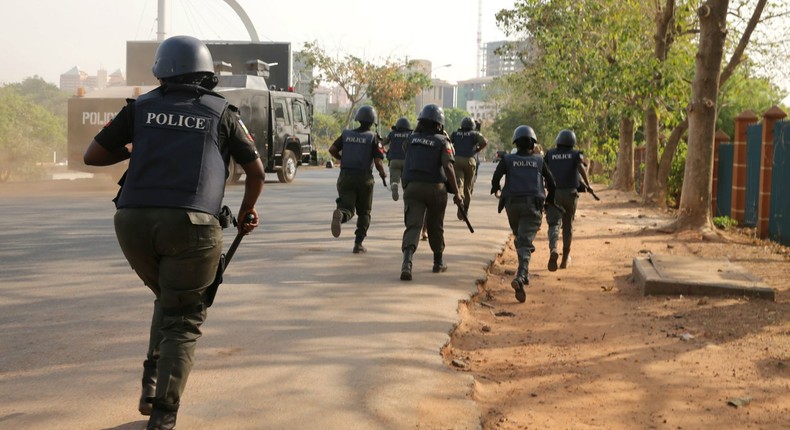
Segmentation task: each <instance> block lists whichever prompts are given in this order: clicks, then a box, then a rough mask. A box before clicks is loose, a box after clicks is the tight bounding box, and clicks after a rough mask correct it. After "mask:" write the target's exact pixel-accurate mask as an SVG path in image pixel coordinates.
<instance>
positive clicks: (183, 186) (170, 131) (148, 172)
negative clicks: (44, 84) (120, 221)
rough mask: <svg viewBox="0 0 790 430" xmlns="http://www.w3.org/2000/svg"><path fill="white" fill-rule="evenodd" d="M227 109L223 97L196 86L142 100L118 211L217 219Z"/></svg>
mask: <svg viewBox="0 0 790 430" xmlns="http://www.w3.org/2000/svg"><path fill="white" fill-rule="evenodd" d="M227 106H228V102H227V101H226V100H225V99H224V98H223V97H222V96H220V95H218V94H216V93H213V92H210V91H207V90H205V89H202V88H200V87H198V86H195V85H168V86H167V87H160V88H157V89H155V90H153V91H151V92H149V93H147V94H144V95H142V96H140V97H139V98H138V99H137V101H136V102H135V115H134V134H133V136H134V137H133V147H132V156H131V159H130V160H129V170H128V171H127V175H126V182H125V183H124V185H123V188H122V189H121V193H120V195H119V197H118V205H117V206H118V208H132V207H172V208H183V209H190V210H195V211H199V212H205V213H209V214H214V215H216V214H218V213H219V211H220V206H221V205H222V197H223V196H224V194H225V169H226V160H224V159H223V156H222V154H221V153H220V149H219V121H220V118H221V117H222V113H223V112H224V111H225V108H226V107H227Z"/></svg>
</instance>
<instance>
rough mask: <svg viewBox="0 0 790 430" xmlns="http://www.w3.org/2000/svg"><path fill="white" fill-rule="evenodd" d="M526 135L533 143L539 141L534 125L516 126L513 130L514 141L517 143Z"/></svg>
mask: <svg viewBox="0 0 790 430" xmlns="http://www.w3.org/2000/svg"><path fill="white" fill-rule="evenodd" d="M525 137H526V138H529V139H528V140H531V141H532V144H533V145H534V144H535V143H537V142H538V136H536V135H535V130H533V129H532V127H530V126H528V125H520V126H518V127H516V129H515V130H514V131H513V143H514V144H516V142H517V141H519V140H520V139H523V138H525Z"/></svg>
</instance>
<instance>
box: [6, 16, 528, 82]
mask: <svg viewBox="0 0 790 430" xmlns="http://www.w3.org/2000/svg"><path fill="white" fill-rule="evenodd" d="M237 1H238V3H239V4H240V5H241V6H242V8H243V9H244V10H245V12H246V13H247V15H249V17H250V18H251V20H252V21H253V24H254V26H255V29H256V31H257V33H258V37H259V38H260V40H261V41H274V42H290V43H291V48H292V49H293V50H294V51H297V50H299V49H301V47H302V45H303V43H304V42H309V41H314V40H315V41H318V43H319V45H320V46H321V47H323V48H324V50H325V51H327V52H329V53H336V54H337V55H339V56H342V55H344V54H352V55H356V56H359V57H361V58H363V59H365V60H368V61H370V62H373V63H378V62H379V61H380V60H383V59H385V58H388V57H389V58H400V59H402V58H406V57H408V58H409V59H426V60H430V61H432V63H433V67H434V68H438V69H436V70H435V71H434V76H435V77H437V78H440V79H445V80H448V81H453V82H455V81H459V80H465V79H470V78H474V77H476V73H475V71H476V68H477V67H476V65H477V57H476V54H477V52H476V46H477V34H478V15H479V14H478V11H479V10H480V9H479V8H478V5H479V2H478V0H428V1H425V0H398V1H375V0H329V1H328V0H290V1H264V0H237ZM2 3H3V5H4V8H3V13H2V14H0V58H2V67H0V83H12V82H19V81H22V80H23V79H24V78H26V77H29V76H33V75H38V76H41V77H42V78H44V80H46V81H47V82H51V83H54V84H56V85H57V84H58V83H59V76H60V74H61V73H64V72H66V71H67V70H69V69H71V68H72V67H74V66H79V67H80V68H81V69H83V70H84V71H86V72H87V73H88V74H90V75H95V74H96V71H97V70H98V69H99V68H104V69H106V70H107V71H108V72H110V73H112V72H114V71H115V70H118V69H120V70H121V71H122V72H124V73H126V64H125V63H126V53H125V51H126V41H128V40H156V31H157V23H156V15H157V4H158V2H157V0H19V1H12V0H2ZM481 3H482V14H481V15H480V16H481V19H480V22H481V24H482V25H481V26H480V32H481V36H482V37H481V40H482V42H483V43H485V42H492V41H498V40H504V39H505V35H504V34H503V33H502V32H501V31H500V30H499V29H498V28H497V26H496V21H495V18H494V14H495V13H496V12H497V11H499V10H500V9H503V8H510V7H512V5H513V0H482V2H481ZM167 10H168V15H167V19H166V21H165V22H166V24H167V28H166V31H167V33H168V35H170V36H172V35H176V34H188V35H192V36H195V37H198V38H200V39H203V40H227V41H231V40H233V41H237V40H250V38H249V34H248V33H247V30H246V29H245V27H244V25H243V24H242V22H241V20H240V19H239V18H238V16H237V15H236V14H235V12H234V11H233V9H232V8H231V7H230V6H229V5H228V4H226V3H225V2H224V1H222V0H167ZM152 60H153V59H152ZM445 64H452V66H450V67H440V66H443V65H445Z"/></svg>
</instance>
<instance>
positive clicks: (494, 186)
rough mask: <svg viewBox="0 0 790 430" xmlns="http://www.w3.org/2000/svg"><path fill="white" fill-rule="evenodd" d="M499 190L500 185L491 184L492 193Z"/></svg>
mask: <svg viewBox="0 0 790 430" xmlns="http://www.w3.org/2000/svg"><path fill="white" fill-rule="evenodd" d="M499 190H501V188H500V187H498V186H496V185H492V186H491V194H496V193H497V191H499Z"/></svg>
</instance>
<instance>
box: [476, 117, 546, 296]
mask: <svg viewBox="0 0 790 430" xmlns="http://www.w3.org/2000/svg"><path fill="white" fill-rule="evenodd" d="M537 142H538V138H537V136H535V131H534V130H532V128H531V127H529V126H527V125H520V126H518V127H516V129H515V131H514V132H513V144H515V145H516V148H517V152H516V153H515V154H507V155H505V156H504V158H503V159H502V161H500V162H499V164H497V166H496V170H495V171H494V177H493V178H492V179H491V194H498V193H499V191H500V181H501V179H502V176H505V186H504V188H501V190H502V194H501V196H500V200H499V212H502V208H503V207H504V208H505V211H506V213H507V220H508V223H509V224H510V230H511V231H512V232H513V234H514V235H515V246H516V252H517V254H518V271H517V272H516V277H515V278H514V279H513V282H511V283H510V286H511V287H513V289H514V290H516V300H518V301H519V302H520V303H524V302H525V301H526V300H527V294H526V292H525V291H524V286H526V285H529V260H530V257H531V256H532V253H533V252H534V251H535V246H534V245H533V244H532V241H533V240H534V239H535V234H537V232H538V230H539V229H540V224H541V221H542V218H543V206H544V204H548V205H551V204H553V201H554V179H553V178H552V176H551V171H549V169H548V167H546V164H545V163H544V162H543V158H542V157H541V156H540V154H537V153H535V152H534V149H535V144H536V143H537ZM544 187H545V188H546V189H548V191H549V192H548V195H546V192H545V190H544Z"/></svg>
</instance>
